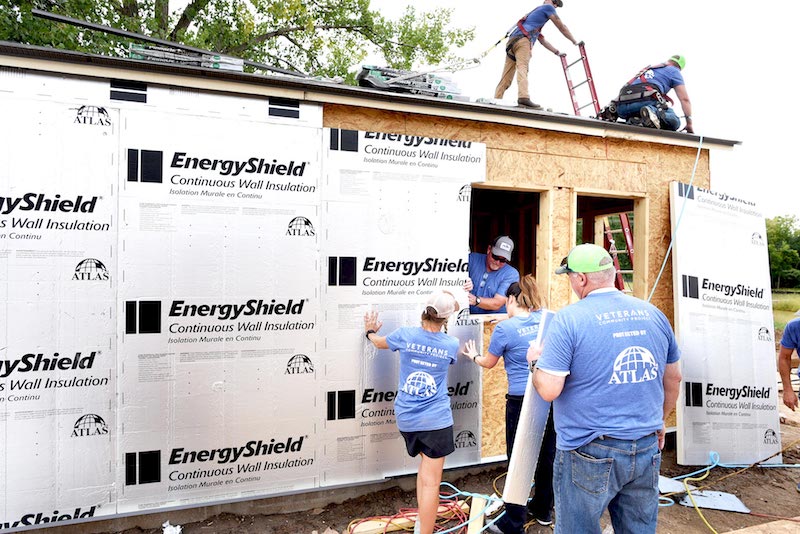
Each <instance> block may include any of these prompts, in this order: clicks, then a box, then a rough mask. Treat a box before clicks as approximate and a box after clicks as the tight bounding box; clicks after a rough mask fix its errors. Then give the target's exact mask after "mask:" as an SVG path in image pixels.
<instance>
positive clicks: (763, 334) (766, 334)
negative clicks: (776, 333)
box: [758, 326, 772, 341]
mask: <svg viewBox="0 0 800 534" xmlns="http://www.w3.org/2000/svg"><path fill="white" fill-rule="evenodd" d="M758 340H759V341H772V334H771V333H770V331H769V328H767V327H766V326H762V327H761V328H759V329H758Z"/></svg>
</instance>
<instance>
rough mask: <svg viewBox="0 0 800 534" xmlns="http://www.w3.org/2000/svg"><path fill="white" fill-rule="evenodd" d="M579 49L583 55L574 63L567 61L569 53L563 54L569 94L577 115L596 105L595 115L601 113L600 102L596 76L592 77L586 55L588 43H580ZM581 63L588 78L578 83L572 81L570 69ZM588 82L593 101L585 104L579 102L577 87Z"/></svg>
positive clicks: (562, 59) (562, 63) (562, 64)
mask: <svg viewBox="0 0 800 534" xmlns="http://www.w3.org/2000/svg"><path fill="white" fill-rule="evenodd" d="M578 50H579V51H580V53H581V57H580V58H579V59H576V60H575V61H573V62H572V63H567V55H566V54H561V67H562V68H563V69H564V77H565V78H566V79H567V89H569V95H570V97H571V98H572V109H573V110H575V115H578V116H580V114H581V110H582V109H583V108H586V107H589V106H592V105H594V114H595V117H596V116H598V115H600V103H599V102H598V101H597V91H596V90H595V88H594V78H593V77H592V69H591V68H590V67H589V59H588V58H587V57H586V45H584V43H583V41H581V42H580V43H578ZM578 63H581V64H582V65H583V71H584V73H585V74H586V79H585V80H583V81H582V82H580V83H578V84H573V83H572V76H570V74H569V69H570V68H571V67H573V66H574V65H577V64H578ZM584 84H588V87H589V93H590V94H591V96H592V101H591V102H589V103H588V104H584V105H583V106H581V105H579V104H578V99H577V97H576V96H575V89H577V88H578V87H580V86H581V85H584Z"/></svg>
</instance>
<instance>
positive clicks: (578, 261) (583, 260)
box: [556, 243, 614, 274]
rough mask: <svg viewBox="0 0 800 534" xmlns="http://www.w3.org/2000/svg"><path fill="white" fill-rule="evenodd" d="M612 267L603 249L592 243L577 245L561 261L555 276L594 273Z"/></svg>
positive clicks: (609, 258) (609, 257) (608, 256)
mask: <svg viewBox="0 0 800 534" xmlns="http://www.w3.org/2000/svg"><path fill="white" fill-rule="evenodd" d="M613 266H614V261H613V260H612V259H611V256H610V255H609V254H608V251H607V250H606V249H604V248H603V247H599V246H597V245H594V244H592V243H584V244H583V245H578V246H577V247H575V248H573V249H572V250H570V251H569V256H567V257H566V258H564V259H563V260H561V266H560V267H559V268H558V269H556V274H566V273H596V272H598V271H605V270H606V269H609V268H611V267H613Z"/></svg>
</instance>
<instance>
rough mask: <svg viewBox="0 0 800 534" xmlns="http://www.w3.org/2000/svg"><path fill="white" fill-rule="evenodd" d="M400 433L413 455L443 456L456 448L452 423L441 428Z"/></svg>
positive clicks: (407, 448)
mask: <svg viewBox="0 0 800 534" xmlns="http://www.w3.org/2000/svg"><path fill="white" fill-rule="evenodd" d="M400 433H401V434H402V435H403V438H404V439H405V440H406V450H407V451H408V455H409V456H411V457H414V456H416V455H418V454H419V453H422V454H424V455H425V456H427V457H428V458H442V457H444V456H447V455H448V454H450V453H451V452H453V451H454V450H456V444H455V442H454V441H453V427H452V425H451V426H448V427H447V428H441V429H439V430H426V431H422V432H403V431H401V432H400Z"/></svg>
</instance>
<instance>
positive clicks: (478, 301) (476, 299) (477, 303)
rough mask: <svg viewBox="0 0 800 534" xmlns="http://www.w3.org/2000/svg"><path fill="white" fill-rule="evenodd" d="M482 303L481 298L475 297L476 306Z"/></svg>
mask: <svg viewBox="0 0 800 534" xmlns="http://www.w3.org/2000/svg"><path fill="white" fill-rule="evenodd" d="M480 305H481V298H480V297H475V306H480Z"/></svg>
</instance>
